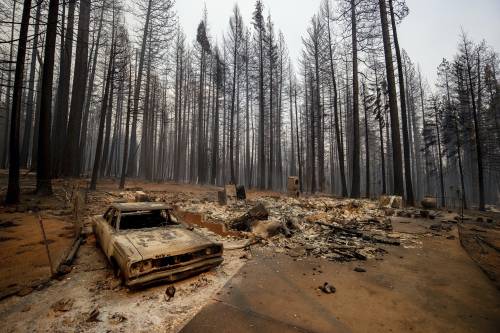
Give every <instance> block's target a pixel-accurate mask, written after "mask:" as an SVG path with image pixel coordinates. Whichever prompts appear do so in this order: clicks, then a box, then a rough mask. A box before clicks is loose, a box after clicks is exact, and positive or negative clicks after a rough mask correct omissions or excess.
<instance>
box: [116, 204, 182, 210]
mask: <svg viewBox="0 0 500 333" xmlns="http://www.w3.org/2000/svg"><path fill="white" fill-rule="evenodd" d="M111 207H113V208H115V209H116V210H119V211H122V212H133V211H138V210H162V209H172V207H171V206H169V205H167V204H166V203H164V202H116V203H112V204H111Z"/></svg>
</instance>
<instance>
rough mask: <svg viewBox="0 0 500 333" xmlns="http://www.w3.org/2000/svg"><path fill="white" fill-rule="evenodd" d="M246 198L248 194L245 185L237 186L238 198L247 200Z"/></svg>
mask: <svg viewBox="0 0 500 333" xmlns="http://www.w3.org/2000/svg"><path fill="white" fill-rule="evenodd" d="M246 198H247V194H246V192H245V186H244V185H238V186H236V199H238V200H245V199H246Z"/></svg>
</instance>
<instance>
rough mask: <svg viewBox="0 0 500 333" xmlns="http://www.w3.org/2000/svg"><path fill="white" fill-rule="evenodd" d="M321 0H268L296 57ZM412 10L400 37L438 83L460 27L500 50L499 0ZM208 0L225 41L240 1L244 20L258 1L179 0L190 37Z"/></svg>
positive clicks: (448, 0) (212, 22)
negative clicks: (441, 66) (226, 32)
mask: <svg viewBox="0 0 500 333" xmlns="http://www.w3.org/2000/svg"><path fill="white" fill-rule="evenodd" d="M320 2H321V0H264V1H263V3H264V6H265V14H266V16H267V13H268V12H269V11H270V12H271V17H272V18H273V21H274V24H275V28H276V31H278V29H280V30H282V31H283V34H284V36H285V39H286V43H287V45H288V49H289V51H290V56H291V57H292V60H293V61H294V62H296V60H297V59H298V57H299V55H300V52H301V50H302V40H301V38H302V36H304V35H305V33H306V29H307V27H308V24H309V21H310V19H311V17H312V16H313V15H314V14H315V13H317V12H318V10H319V5H320ZM406 2H407V4H408V7H409V8H410V15H409V16H408V17H406V18H405V20H404V21H403V23H402V24H401V25H400V26H399V37H400V38H399V39H400V45H401V47H402V48H404V49H406V50H407V52H408V53H409V55H410V57H411V58H412V60H413V61H414V62H415V63H419V64H420V66H421V69H422V72H423V74H424V75H425V76H426V77H427V78H428V80H429V83H431V85H432V84H433V82H434V80H435V77H436V68H437V66H438V65H439V63H440V62H441V60H442V58H443V57H446V58H451V57H452V56H453V54H455V52H456V49H457V44H458V38H459V34H460V27H463V29H464V30H465V31H466V32H467V33H468V34H469V36H470V37H471V38H472V39H473V40H475V41H480V40H482V39H486V41H487V42H488V44H489V45H491V46H492V47H493V48H494V49H495V50H496V51H497V52H500V0H407V1H406ZM205 3H206V6H207V10H208V23H209V28H210V32H211V34H212V36H213V37H215V38H217V39H219V40H220V38H221V36H222V33H223V32H225V31H227V29H228V24H229V17H230V16H231V14H232V10H233V7H234V4H235V3H238V6H239V8H240V12H241V14H242V16H243V19H244V20H245V23H246V24H247V25H248V24H250V20H251V17H252V13H253V10H254V5H255V0H177V1H176V10H177V13H178V16H179V20H180V23H181V26H182V27H183V29H184V32H185V33H186V35H187V38H188V41H192V40H194V38H195V36H196V28H197V26H198V23H199V21H200V19H201V17H202V11H203V6H204V4H205Z"/></svg>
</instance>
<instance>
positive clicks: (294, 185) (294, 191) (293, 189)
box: [287, 176, 300, 198]
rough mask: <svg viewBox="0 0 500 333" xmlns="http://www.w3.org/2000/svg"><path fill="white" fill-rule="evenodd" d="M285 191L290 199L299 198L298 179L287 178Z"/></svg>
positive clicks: (293, 177)
mask: <svg viewBox="0 0 500 333" xmlns="http://www.w3.org/2000/svg"><path fill="white" fill-rule="evenodd" d="M287 191H288V195H289V196H291V197H294V198H298V197H299V196H300V191H299V177H295V176H291V177H288V183H287Z"/></svg>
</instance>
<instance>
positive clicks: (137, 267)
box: [130, 260, 153, 273]
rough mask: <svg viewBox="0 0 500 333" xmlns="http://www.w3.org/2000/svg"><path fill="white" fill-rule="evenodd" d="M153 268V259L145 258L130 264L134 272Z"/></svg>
mask: <svg viewBox="0 0 500 333" xmlns="http://www.w3.org/2000/svg"><path fill="white" fill-rule="evenodd" d="M152 268H153V261H152V260H143V261H138V262H135V263H133V264H132V265H131V266H130V270H131V271H132V273H141V272H145V271H149V270H151V269H152Z"/></svg>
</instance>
